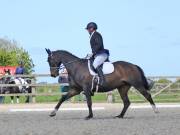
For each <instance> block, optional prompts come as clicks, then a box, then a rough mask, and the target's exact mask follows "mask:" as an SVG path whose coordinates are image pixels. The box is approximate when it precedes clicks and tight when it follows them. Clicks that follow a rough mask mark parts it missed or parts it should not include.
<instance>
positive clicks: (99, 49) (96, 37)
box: [90, 31, 109, 56]
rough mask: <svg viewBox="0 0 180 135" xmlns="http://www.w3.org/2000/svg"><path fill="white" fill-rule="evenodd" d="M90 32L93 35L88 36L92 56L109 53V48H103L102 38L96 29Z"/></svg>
mask: <svg viewBox="0 0 180 135" xmlns="http://www.w3.org/2000/svg"><path fill="white" fill-rule="evenodd" d="M92 34H93V35H92V36H91V38H90V44H91V49H92V53H93V56H95V55H97V54H102V53H106V54H108V55H109V50H107V49H104V45H103V38H102V36H101V34H100V33H98V32H96V31H95V32H94V33H92Z"/></svg>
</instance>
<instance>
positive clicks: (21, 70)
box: [15, 61, 25, 75]
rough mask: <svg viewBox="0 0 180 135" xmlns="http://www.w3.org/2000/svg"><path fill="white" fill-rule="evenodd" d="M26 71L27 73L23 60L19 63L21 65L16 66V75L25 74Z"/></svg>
mask: <svg viewBox="0 0 180 135" xmlns="http://www.w3.org/2000/svg"><path fill="white" fill-rule="evenodd" d="M24 73H25V69H24V64H23V62H22V61H21V62H20V63H19V66H18V67H17V68H16V71H15V74H16V75H23V74H24Z"/></svg>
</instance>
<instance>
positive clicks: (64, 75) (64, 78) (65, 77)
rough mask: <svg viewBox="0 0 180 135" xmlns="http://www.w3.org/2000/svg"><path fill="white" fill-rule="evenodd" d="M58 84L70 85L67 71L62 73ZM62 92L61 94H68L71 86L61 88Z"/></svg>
mask: <svg viewBox="0 0 180 135" xmlns="http://www.w3.org/2000/svg"><path fill="white" fill-rule="evenodd" d="M58 82H59V83H68V82H69V81H68V73H67V70H66V69H64V70H63V71H62V72H61V76H59V79H58ZM60 90H61V92H62V93H63V92H68V90H69V86H60Z"/></svg>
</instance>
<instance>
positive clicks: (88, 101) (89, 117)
mask: <svg viewBox="0 0 180 135" xmlns="http://www.w3.org/2000/svg"><path fill="white" fill-rule="evenodd" d="M84 94H85V96H86V100H87V106H88V109H89V115H88V116H87V117H85V119H86V120H89V119H91V118H93V111H92V99H91V91H90V90H84Z"/></svg>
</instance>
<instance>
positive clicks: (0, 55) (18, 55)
mask: <svg viewBox="0 0 180 135" xmlns="http://www.w3.org/2000/svg"><path fill="white" fill-rule="evenodd" d="M20 61H22V62H23V63H24V67H25V69H26V71H25V73H26V74H30V73H32V72H33V71H34V70H33V68H34V64H33V60H32V59H31V57H30V55H29V53H28V52H27V51H26V50H25V49H23V48H22V47H19V45H18V43H17V42H16V41H15V40H12V41H11V40H9V39H5V38H0V66H18V64H19V62H20Z"/></svg>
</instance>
